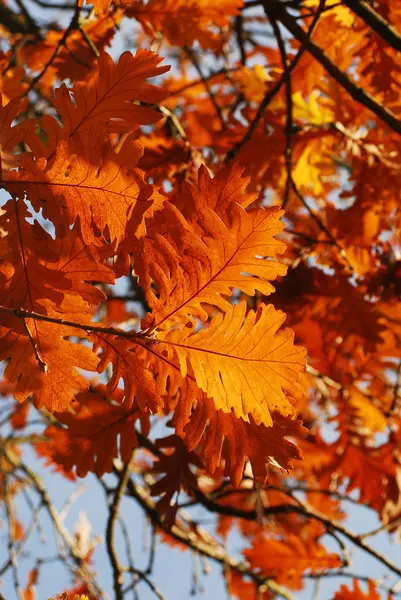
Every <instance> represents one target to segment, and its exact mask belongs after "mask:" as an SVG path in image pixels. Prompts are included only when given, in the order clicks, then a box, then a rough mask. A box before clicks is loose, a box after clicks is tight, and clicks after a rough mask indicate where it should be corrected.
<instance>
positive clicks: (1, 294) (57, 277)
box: [0, 200, 115, 313]
mask: <svg viewBox="0 0 401 600" xmlns="http://www.w3.org/2000/svg"><path fill="white" fill-rule="evenodd" d="M29 217H31V215H30V213H29V212H28V209H27V206H26V204H25V203H23V202H22V203H21V201H20V200H18V201H12V200H10V201H9V202H7V203H6V205H5V206H4V209H3V214H1V215H0V228H1V231H2V237H0V251H1V255H2V260H1V261H0V281H1V288H0V304H1V305H3V306H7V307H10V308H24V309H26V310H29V311H36V312H40V313H45V312H47V308H48V307H50V306H51V307H52V309H53V310H55V311H57V312H64V313H66V312H74V313H80V312H82V311H85V310H87V309H88V305H89V304H99V303H100V302H102V301H103V300H104V299H105V297H106V296H105V294H104V293H103V292H102V291H101V290H100V289H98V287H96V286H95V285H94V282H96V281H97V282H99V283H108V284H111V283H114V279H115V275H114V272H113V270H112V269H111V268H110V267H109V266H108V265H107V264H105V263H106V261H107V259H108V257H109V256H110V254H111V249H110V246H109V245H104V246H103V247H100V248H98V247H96V246H88V245H86V244H85V243H84V242H83V241H82V238H81V235H80V232H79V228H78V227H77V226H76V227H74V228H73V229H70V228H69V227H68V226H66V224H65V223H64V224H61V226H60V227H59V236H58V237H57V238H56V239H54V238H53V237H52V236H51V235H50V233H48V232H47V231H45V230H44V229H43V227H41V226H40V225H39V224H38V223H37V222H35V223H33V224H31V223H29V222H28V218H29Z"/></svg>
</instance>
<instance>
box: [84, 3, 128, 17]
mask: <svg viewBox="0 0 401 600" xmlns="http://www.w3.org/2000/svg"><path fill="white" fill-rule="evenodd" d="M118 3H119V0H117V2H116V4H118ZM84 4H86V5H88V4H89V5H93V8H94V9H95V12H96V14H101V15H103V14H106V13H107V11H108V9H109V8H110V4H111V0H78V6H83V5H84Z"/></svg>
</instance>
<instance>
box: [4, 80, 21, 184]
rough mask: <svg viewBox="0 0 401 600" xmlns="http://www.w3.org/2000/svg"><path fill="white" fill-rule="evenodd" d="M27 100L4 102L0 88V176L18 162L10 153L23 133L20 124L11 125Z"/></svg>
mask: <svg viewBox="0 0 401 600" xmlns="http://www.w3.org/2000/svg"><path fill="white" fill-rule="evenodd" d="M26 105H27V100H22V99H21V98H13V99H12V100H10V102H8V103H4V105H3V98H2V95H1V89H0V177H2V176H3V172H4V171H6V170H7V169H9V168H11V167H13V166H15V165H16V164H18V157H16V156H14V155H13V154H11V151H12V150H14V148H15V146H16V145H17V144H19V143H20V141H21V140H22V138H23V135H24V127H23V125H21V124H18V125H14V126H12V123H13V121H14V119H15V118H16V117H17V116H18V115H19V114H20V112H22V111H23V110H25V108H26Z"/></svg>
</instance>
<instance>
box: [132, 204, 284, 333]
mask: <svg viewBox="0 0 401 600" xmlns="http://www.w3.org/2000/svg"><path fill="white" fill-rule="evenodd" d="M227 213H228V218H229V223H228V225H226V224H225V223H224V222H223V220H222V219H221V218H220V217H219V216H218V215H217V214H216V212H214V210H212V208H209V207H207V206H203V207H202V208H201V207H199V209H198V212H197V228H202V232H203V233H202V235H201V236H200V235H198V234H197V233H195V231H194V230H193V228H192V227H191V225H190V224H189V223H187V222H186V221H185V220H184V219H183V217H182V215H181V213H179V212H178V211H177V209H176V208H175V207H174V206H173V205H172V204H166V206H165V209H164V210H163V211H162V212H161V213H160V214H159V215H157V216H156V217H155V219H154V223H153V227H154V228H155V231H160V233H158V234H155V236H152V237H150V236H148V237H146V238H144V239H143V240H141V242H140V244H139V248H140V254H139V253H137V254H136V255H135V259H134V260H135V263H134V264H135V267H136V272H137V274H138V276H139V282H140V283H141V285H142V287H143V288H144V290H145V293H146V297H147V301H148V304H149V306H150V307H151V309H152V313H151V314H150V315H148V316H147V319H146V321H145V324H144V327H148V326H150V325H151V326H152V327H153V328H154V327H159V328H160V327H163V329H164V328H166V327H168V326H171V324H172V323H173V322H175V321H180V320H183V321H185V320H188V318H189V317H190V316H192V317H196V318H200V319H202V320H206V319H207V318H208V314H207V312H206V310H205V309H204V308H203V306H202V305H204V304H207V305H209V306H215V307H218V308H219V309H220V310H223V311H227V310H229V309H230V306H231V305H230V303H229V302H228V300H227V299H226V297H229V296H231V295H232V294H233V291H234V289H239V290H241V291H243V292H245V293H246V294H248V295H251V296H253V295H255V293H256V291H258V292H261V293H263V294H264V295H268V294H270V293H271V292H273V291H274V287H273V285H272V284H271V283H270V282H271V281H273V280H275V279H276V278H277V277H278V276H279V275H284V274H285V273H286V271H287V268H286V266H285V265H284V264H281V263H279V262H278V261H277V260H276V257H277V255H278V254H282V253H283V252H284V251H285V245H284V244H283V243H282V242H280V241H278V240H277V239H276V238H275V235H276V234H277V233H279V232H280V231H281V230H282V228H283V225H282V223H281V222H280V220H279V219H280V216H281V215H282V212H281V211H280V210H279V209H276V208H271V209H264V208H259V209H254V210H249V211H248V212H246V211H245V210H244V209H243V208H242V207H240V206H239V205H238V204H236V203H235V202H233V203H232V204H230V206H229V207H228V209H227ZM162 232H163V233H162ZM155 286H156V290H155Z"/></svg>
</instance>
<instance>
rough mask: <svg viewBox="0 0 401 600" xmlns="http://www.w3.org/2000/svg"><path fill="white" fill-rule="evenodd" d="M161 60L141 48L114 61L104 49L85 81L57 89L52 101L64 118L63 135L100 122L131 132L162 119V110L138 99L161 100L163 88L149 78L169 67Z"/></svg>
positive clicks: (74, 133) (109, 126) (92, 126)
mask: <svg viewBox="0 0 401 600" xmlns="http://www.w3.org/2000/svg"><path fill="white" fill-rule="evenodd" d="M161 61H162V57H160V56H158V55H157V54H155V53H153V52H151V51H150V50H143V49H139V50H138V51H137V52H136V54H135V55H133V54H131V52H124V53H123V54H121V56H120V58H119V60H118V63H117V64H115V63H114V61H113V60H112V58H111V57H110V55H109V54H107V53H106V52H103V53H102V54H101V56H100V58H99V61H98V65H97V66H96V67H95V68H94V69H93V71H92V72H91V73H90V75H89V76H88V77H87V78H86V79H85V80H84V81H79V82H77V83H75V84H74V86H73V87H72V88H71V89H69V88H67V87H66V86H65V85H62V86H61V87H60V88H58V89H56V90H55V98H54V99H53V104H54V106H55V108H56V110H57V112H58V114H59V116H60V118H61V120H62V122H63V129H62V135H63V137H71V136H76V135H78V134H82V132H83V131H84V130H86V129H91V128H94V127H100V126H102V127H104V128H106V130H109V131H116V132H119V133H122V132H129V131H132V130H133V129H135V128H136V127H137V126H138V125H144V124H147V123H154V122H155V121H157V120H158V119H160V118H161V114H159V113H157V112H156V111H155V110H153V109H152V108H149V107H147V106H142V105H140V104H139V103H140V102H141V103H145V104H155V103H156V102H158V101H160V100H161V98H162V95H163V92H162V91H161V90H160V89H158V88H157V87H156V86H154V85H152V84H150V83H147V82H146V80H147V79H148V78H149V77H156V76H157V75H161V74H162V73H165V72H166V71H168V70H169V68H170V67H168V66H163V67H161V66H158V65H159V63H160V62H161ZM134 101H135V103H134ZM46 124H47V123H46Z"/></svg>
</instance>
